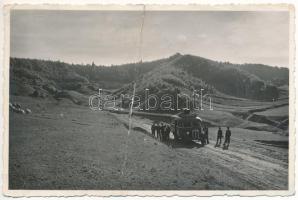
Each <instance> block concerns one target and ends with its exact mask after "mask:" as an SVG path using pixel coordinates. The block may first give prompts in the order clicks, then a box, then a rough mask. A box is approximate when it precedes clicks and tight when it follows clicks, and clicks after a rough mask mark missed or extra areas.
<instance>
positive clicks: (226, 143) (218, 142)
mask: <svg viewBox="0 0 298 200" xmlns="http://www.w3.org/2000/svg"><path fill="white" fill-rule="evenodd" d="M231 135H232V133H231V130H230V127H227V130H226V135H225V141H224V144H223V147H224V148H229V145H230V141H231ZM222 138H223V134H222V130H221V127H218V131H217V140H216V144H215V147H219V146H220V145H221V139H222Z"/></svg>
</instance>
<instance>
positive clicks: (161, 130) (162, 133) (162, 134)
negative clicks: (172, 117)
mask: <svg viewBox="0 0 298 200" xmlns="http://www.w3.org/2000/svg"><path fill="white" fill-rule="evenodd" d="M159 129H160V132H159V140H160V141H161V142H163V141H164V135H165V126H164V124H163V123H160V125H159Z"/></svg>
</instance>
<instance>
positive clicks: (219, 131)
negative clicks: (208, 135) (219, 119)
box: [215, 126, 222, 146]
mask: <svg viewBox="0 0 298 200" xmlns="http://www.w3.org/2000/svg"><path fill="white" fill-rule="evenodd" d="M221 138H222V130H221V127H220V126H219V127H218V131H217V140H216V145H215V146H220V145H221Z"/></svg>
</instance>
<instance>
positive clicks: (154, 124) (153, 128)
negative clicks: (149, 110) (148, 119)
mask: <svg viewBox="0 0 298 200" xmlns="http://www.w3.org/2000/svg"><path fill="white" fill-rule="evenodd" d="M155 131H156V123H153V124H152V126H151V134H152V136H153V137H155Z"/></svg>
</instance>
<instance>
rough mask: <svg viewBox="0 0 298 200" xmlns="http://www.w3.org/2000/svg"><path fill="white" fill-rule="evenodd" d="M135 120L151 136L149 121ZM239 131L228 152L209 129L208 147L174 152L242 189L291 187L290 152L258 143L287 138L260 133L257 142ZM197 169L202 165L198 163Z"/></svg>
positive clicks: (181, 149)
mask: <svg viewBox="0 0 298 200" xmlns="http://www.w3.org/2000/svg"><path fill="white" fill-rule="evenodd" d="M113 115H114V114H113ZM114 116H115V117H116V118H118V119H119V120H120V121H121V122H122V123H125V122H126V120H125V118H126V117H127V116H126V115H120V116H119V115H114ZM134 118H135V119H134V120H133V122H134V126H135V127H142V128H143V129H144V130H146V131H147V132H148V133H150V129H149V126H148V124H150V122H149V120H148V119H140V118H138V117H134ZM142 122H143V123H142ZM239 130H240V129H236V130H235V132H236V133H235V134H233V136H232V139H231V145H230V147H229V149H228V150H223V148H220V147H215V139H216V134H215V133H216V131H217V129H216V128H210V129H209V135H210V144H209V145H206V146H204V147H201V148H198V147H191V148H189V147H187V145H185V146H184V147H182V148H173V150H174V151H178V152H181V153H183V154H185V155H184V156H185V157H189V155H192V156H195V157H197V158H198V159H199V160H200V161H201V164H202V163H203V162H205V164H206V163H208V165H209V170H210V171H212V170H215V169H220V170H221V171H222V173H226V174H231V176H232V177H231V179H238V180H239V181H240V182H241V183H244V185H243V186H244V188H243V187H242V188H241V189H264V190H268V189H286V188H287V187H288V149H287V148H280V147H275V146H269V145H265V144H262V143H258V142H256V141H255V139H260V138H262V135H263V137H265V139H272V138H273V139H276V140H277V141H278V140H287V137H284V136H279V135H274V134H271V133H266V134H264V133H263V132H260V133H259V134H260V136H257V137H256V138H255V137H254V136H251V135H249V134H250V133H249V132H252V131H248V130H244V129H242V130H241V131H243V132H247V135H246V136H247V137H246V136H245V134H237V131H239ZM232 132H233V130H232ZM256 134H258V132H257V133H256ZM149 135H150V134H149ZM243 135H244V136H245V137H243ZM169 148H170V147H169ZM198 165H200V164H199V163H198ZM213 177H214V179H215V180H213V181H214V182H216V181H217V182H222V181H223V182H224V181H225V180H221V177H220V176H217V175H216V174H213ZM235 189H237V186H236V188H235Z"/></svg>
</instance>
